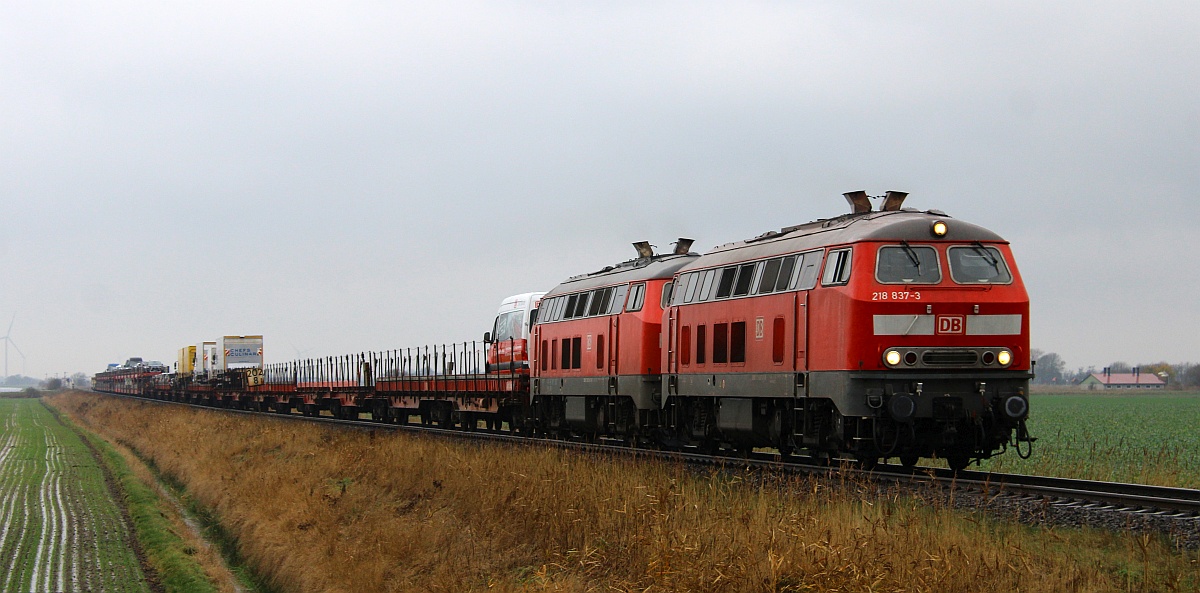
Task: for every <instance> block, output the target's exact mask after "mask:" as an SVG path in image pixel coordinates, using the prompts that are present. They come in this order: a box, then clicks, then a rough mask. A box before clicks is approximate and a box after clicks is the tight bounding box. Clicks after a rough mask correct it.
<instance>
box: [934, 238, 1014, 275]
mask: <svg viewBox="0 0 1200 593" xmlns="http://www.w3.org/2000/svg"><path fill="white" fill-rule="evenodd" d="M946 259H949V260H950V277H951V278H952V279H954V281H955V282H957V283H959V284H1009V283H1011V282H1012V274H1011V273H1010V272H1009V271H1008V266H1006V265H1005V264H1004V255H1003V254H1001V253H1000V250H999V249H996V248H995V247H986V246H983V245H969V246H961V247H960V246H955V247H951V248H950V249H948V250H947V251H946Z"/></svg>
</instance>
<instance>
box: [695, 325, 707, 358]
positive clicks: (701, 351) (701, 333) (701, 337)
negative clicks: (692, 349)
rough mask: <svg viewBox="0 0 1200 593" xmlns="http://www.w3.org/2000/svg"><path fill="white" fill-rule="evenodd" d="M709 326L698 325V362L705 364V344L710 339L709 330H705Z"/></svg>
mask: <svg viewBox="0 0 1200 593" xmlns="http://www.w3.org/2000/svg"><path fill="white" fill-rule="evenodd" d="M707 328H708V326H707V325H697V326H696V364H704V360H705V356H704V355H705V344H706V343H707V339H708V335H707V333H708V332H706V331H705V330H706V329H707Z"/></svg>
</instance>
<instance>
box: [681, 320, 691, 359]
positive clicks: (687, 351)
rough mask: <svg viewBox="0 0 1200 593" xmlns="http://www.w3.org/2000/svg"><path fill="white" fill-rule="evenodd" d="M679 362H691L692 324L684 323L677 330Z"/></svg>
mask: <svg viewBox="0 0 1200 593" xmlns="http://www.w3.org/2000/svg"><path fill="white" fill-rule="evenodd" d="M679 364H681V365H683V366H688V365H689V364H692V326H690V325H685V326H683V328H682V329H680V330H679Z"/></svg>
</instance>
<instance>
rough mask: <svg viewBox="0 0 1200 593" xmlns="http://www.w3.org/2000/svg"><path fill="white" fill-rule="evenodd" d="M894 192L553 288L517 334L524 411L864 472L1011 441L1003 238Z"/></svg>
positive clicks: (1022, 295) (1023, 386)
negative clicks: (528, 345)
mask: <svg viewBox="0 0 1200 593" xmlns="http://www.w3.org/2000/svg"><path fill="white" fill-rule="evenodd" d="M905 196H906V194H903V193H900V192H888V195H887V196H886V199H885V202H884V205H883V208H882V210H880V211H872V210H871V207H870V202H869V201H868V198H867V195H866V193H865V192H854V193H850V194H846V197H847V200H848V201H850V203H851V204H852V205H853V206H854V212H852V213H850V214H847V215H844V216H841V217H838V218H834V219H829V220H820V221H817V222H813V223H809V224H804V225H799V226H794V227H787V228H784V229H781V230H780V231H771V232H768V233H764V234H763V235H760V236H758V237H755V238H753V239H750V240H747V241H741V242H737V243H731V244H728V245H724V246H721V247H718V248H716V249H715V250H713V251H712V252H709V253H707V254H704V255H702V256H699V255H696V254H692V253H686V251H687V248H686V246H685V247H683V249H682V250H681V249H676V252H675V253H673V254H670V255H664V256H654V255H651V254H648V253H642V254H641V255H642V257H640V258H639V259H637V260H634V261H632V262H626V263H625V264H621V265H620V266H616V267H615V268H611V269H609V268H606V269H605V270H602V271H600V272H597V273H595V274H589V275H586V276H581V277H576V278H572V279H570V280H568V281H567V282H564V283H563V284H561V285H559V286H558V287H556V288H554V289H553V290H552V291H550V292H549V293H548V294H547V295H546V297H545V299H544V300H543V306H542V310H541V312H540V314H539V316H538V321H537V325H536V326H535V328H534V332H533V335H534V337H535V347H534V349H533V354H534V357H533V358H534V362H533V365H532V374H533V380H532V384H531V389H532V403H533V406H534V407H535V409H536V412H535V416H536V417H538V418H540V419H541V420H542V421H543V422H544V423H545V427H546V428H547V429H548V430H550V431H559V432H562V431H564V430H569V431H570V432H574V433H577V434H581V435H584V436H598V435H608V436H620V437H624V438H626V439H645V440H649V441H660V442H663V443H666V444H668V445H675V446H697V447H700V448H703V449H709V450H711V449H716V448H718V447H726V448H734V449H749V448H752V447H774V448H777V449H778V450H779V451H780V452H782V453H784V454H787V453H791V452H794V451H798V450H802V449H803V450H807V451H808V452H809V453H811V454H815V455H817V456H819V457H827V458H831V457H835V456H839V455H842V454H849V455H852V456H854V457H855V458H857V459H858V460H859V461H861V462H862V463H863V464H864V465H868V466H870V465H874V464H875V462H876V461H878V459H880V458H887V457H898V458H899V459H900V460H901V461H902V462H903V463H904V464H906V465H913V464H915V463H916V462H917V460H918V459H919V458H920V457H933V456H936V457H941V458H945V459H946V460H947V461H948V463H949V465H950V466H951V467H954V468H962V467H965V466H966V465H967V464H968V463H969V462H970V461H971V460H972V459H980V458H985V457H989V456H991V455H992V454H993V453H994V452H996V451H997V450H1001V449H1004V448H1006V447H1007V445H1008V444H1009V443H1012V444H1017V445H1019V444H1020V443H1021V442H1027V441H1029V440H1030V439H1029V436H1028V434H1027V432H1026V430H1025V427H1024V421H1025V418H1026V416H1027V413H1028V408H1029V406H1028V383H1029V379H1030V378H1031V376H1032V375H1031V370H1032V369H1031V364H1030V360H1029V299H1028V296H1027V295H1026V292H1025V288H1024V286H1023V285H1022V283H1021V279H1020V276H1019V274H1018V273H1017V270H1016V267H1015V266H1014V265H1013V263H1012V262H1013V257H1012V252H1011V251H1010V250H1009V247H1008V244H1007V242H1005V241H1004V240H1003V239H1002V238H1000V237H999V236H998V235H996V234H995V233H993V232H991V231H988V230H986V229H983V228H981V227H979V226H976V225H973V224H970V223H966V222H962V221H957V220H953V219H951V218H950V217H949V216H947V215H946V214H944V213H942V212H938V211H928V212H919V211H916V210H912V209H902V208H901V204H902V203H903V200H904V197H905ZM688 243H690V242H688ZM626 294H628V295H629V296H628V297H627V298H626V305H625V307H623V308H622V307H621V306H620V304H619V301H620V300H621V299H622V297H624V296H625V295H626ZM610 297H615V298H610ZM614 301H615V302H614ZM597 303H599V304H597ZM660 311H661V313H662V316H661V318H659V317H657V315H658V314H659V312H660Z"/></svg>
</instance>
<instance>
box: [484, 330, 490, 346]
mask: <svg viewBox="0 0 1200 593" xmlns="http://www.w3.org/2000/svg"><path fill="white" fill-rule="evenodd" d="M483 343H484V344H491V343H492V332H483Z"/></svg>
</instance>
